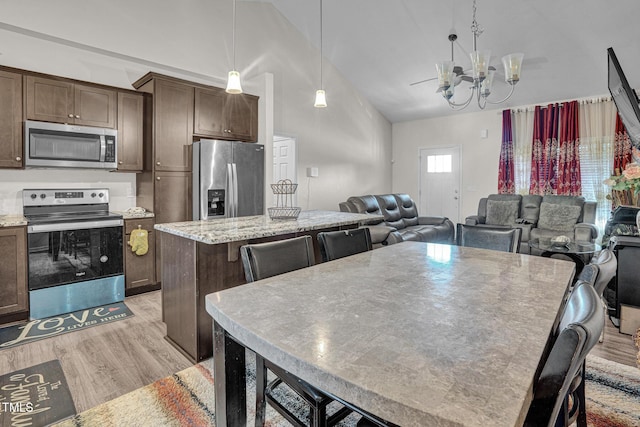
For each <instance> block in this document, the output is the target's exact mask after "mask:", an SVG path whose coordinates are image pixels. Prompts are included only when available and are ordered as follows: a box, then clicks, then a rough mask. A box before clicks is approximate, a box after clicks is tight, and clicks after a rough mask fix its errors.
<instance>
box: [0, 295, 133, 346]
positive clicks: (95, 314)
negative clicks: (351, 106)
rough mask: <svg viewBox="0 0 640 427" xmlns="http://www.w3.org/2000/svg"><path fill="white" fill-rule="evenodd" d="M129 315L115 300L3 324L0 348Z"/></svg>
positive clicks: (125, 307) (125, 308)
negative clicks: (72, 310) (96, 305)
mask: <svg viewBox="0 0 640 427" xmlns="http://www.w3.org/2000/svg"><path fill="white" fill-rule="evenodd" d="M131 316H133V313H132V312H131V310H129V308H128V307H127V306H126V305H125V304H124V303H123V302H117V303H114V304H108V305H103V306H100V307H93V308H87V309H85V310H79V311H74V312H73V313H66V314H60V315H58V316H53V317H49V318H46V319H36V320H31V321H29V322H27V323H23V324H17V325H11V326H7V327H5V328H1V329H0V350H2V349H5V348H9V347H13V346H16V345H20V344H25V343H28V342H32V341H35V340H39V339H43V338H49V337H53V336H56V335H60V334H64V333H67V332H73V331H77V330H80V329H84V328H90V327H92V326H97V325H101V324H104V323H108V322H114V321H116V320H122V319H126V318H127V317H131Z"/></svg>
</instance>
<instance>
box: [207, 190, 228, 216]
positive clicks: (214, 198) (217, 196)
mask: <svg viewBox="0 0 640 427" xmlns="http://www.w3.org/2000/svg"><path fill="white" fill-rule="evenodd" d="M207 199H208V201H209V203H208V204H207V211H208V212H207V217H212V216H224V190H208V191H207Z"/></svg>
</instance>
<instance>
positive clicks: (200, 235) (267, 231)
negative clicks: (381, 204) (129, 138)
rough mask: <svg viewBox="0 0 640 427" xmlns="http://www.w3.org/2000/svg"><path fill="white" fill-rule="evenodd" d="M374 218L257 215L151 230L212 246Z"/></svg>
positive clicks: (329, 213) (335, 214)
mask: <svg viewBox="0 0 640 427" xmlns="http://www.w3.org/2000/svg"><path fill="white" fill-rule="evenodd" d="M376 219H380V220H382V219H383V217H382V215H370V214H359V213H347V212H337V211H320V210H317V211H315V210H311V211H302V212H300V216H298V218H297V219H295V220H272V219H271V218H269V216H268V215H257V216H245V217H239V218H221V219H208V220H205V221H187V222H173V223H168V224H156V225H155V226H154V228H155V229H156V230H158V231H163V232H165V233H170V234H174V235H176V236H180V237H184V238H187V239H191V240H195V241H198V242H202V243H206V244H210V245H215V244H219V243H228V242H237V241H241V240H248V239H257V238H261V237H269V236H277V235H280V234H288V233H296V232H301V231H310V230H318V229H322V228H329V227H339V226H343V225H351V224H362V223H366V222H368V221H371V220H376Z"/></svg>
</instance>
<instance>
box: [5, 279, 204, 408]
mask: <svg viewBox="0 0 640 427" xmlns="http://www.w3.org/2000/svg"><path fill="white" fill-rule="evenodd" d="M160 292H161V291H155V292H149V293H146V294H141V295H136V296H133V297H128V298H126V299H125V304H126V305H127V307H129V309H130V310H131V311H132V312H133V313H134V316H132V317H128V318H126V319H123V320H119V321H116V322H111V323H106V324H103V325H98V326H94V327H91V328H87V329H83V330H79V331H75V332H69V333H66V334H63V335H60V336H57V337H52V338H45V339H41V340H39V341H34V342H32V343H28V344H22V345H19V346H17V347H13V348H8V349H5V350H0V375H3V374H6V373H9V372H13V371H15V370H18V369H23V368H27V367H29V366H33V365H37V364H39V363H43V362H46V361H48V360H52V359H59V360H60V363H61V365H62V369H63V371H64V374H65V377H66V378H67V382H68V383H69V388H70V389H71V395H72V396H73V401H74V403H75V405H76V410H77V412H82V411H84V410H86V409H89V408H92V407H94V406H96V405H98V404H100V403H104V402H106V401H108V400H111V399H113V398H115V397H118V396H121V395H122V394H125V393H128V392H130V391H132V390H135V389H137V388H140V387H142V386H145V385H147V384H150V383H152V382H154V381H156V380H158V379H160V378H164V377H166V376H167V375H171V374H173V373H175V372H178V371H180V370H182V369H185V368H187V367H189V366H191V365H192V363H191V362H190V361H189V360H188V359H187V358H186V357H184V356H183V355H182V354H181V353H180V352H179V351H178V350H176V349H175V348H174V347H173V346H172V345H171V344H169V343H168V342H167V341H166V340H165V339H164V336H165V335H166V327H165V325H164V323H163V322H162V319H161V315H162V311H161V294H160Z"/></svg>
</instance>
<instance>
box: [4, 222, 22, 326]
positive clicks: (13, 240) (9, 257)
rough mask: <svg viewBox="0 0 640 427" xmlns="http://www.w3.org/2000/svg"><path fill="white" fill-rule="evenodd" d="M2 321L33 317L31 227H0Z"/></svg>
mask: <svg viewBox="0 0 640 427" xmlns="http://www.w3.org/2000/svg"><path fill="white" fill-rule="evenodd" d="M0 260H2V261H1V262H0V323H5V322H10V321H16V320H23V319H26V318H27V317H29V292H28V289H27V229H26V227H0Z"/></svg>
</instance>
